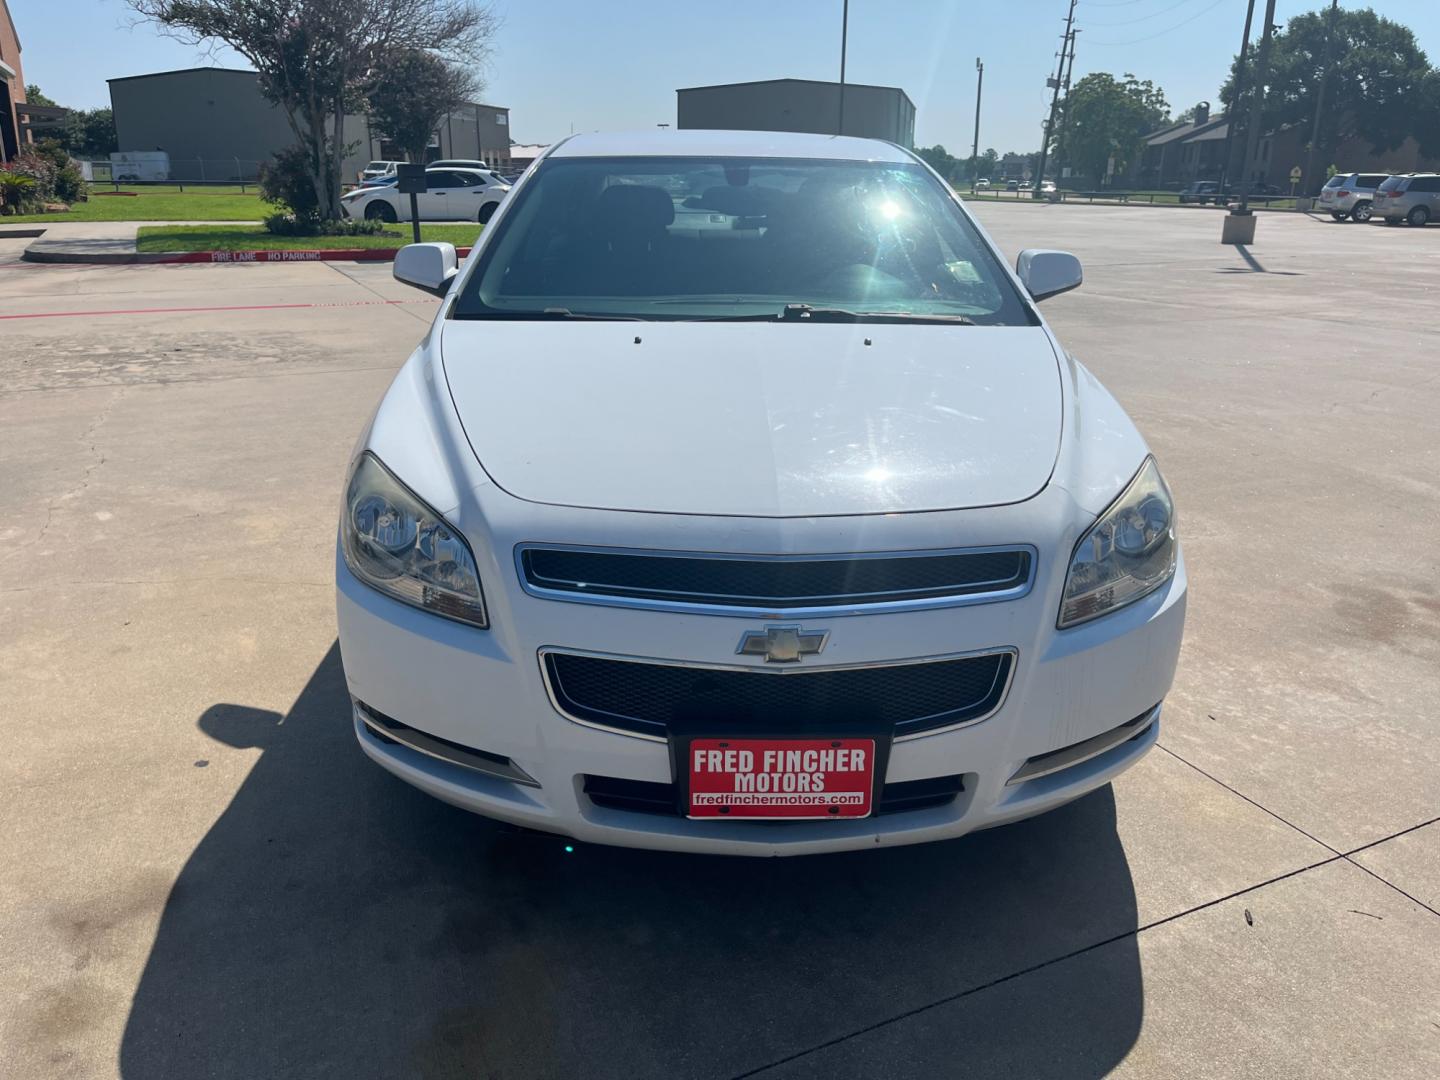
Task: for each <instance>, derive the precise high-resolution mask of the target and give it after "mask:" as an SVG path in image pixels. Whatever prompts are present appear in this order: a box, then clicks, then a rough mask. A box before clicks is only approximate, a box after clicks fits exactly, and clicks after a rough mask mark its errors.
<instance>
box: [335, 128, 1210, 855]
mask: <svg viewBox="0 0 1440 1080" xmlns="http://www.w3.org/2000/svg"><path fill="white" fill-rule="evenodd" d="M677 208H684V209H686V210H688V211H691V212H693V213H702V212H703V213H705V214H707V215H709V216H713V217H715V218H716V219H720V220H722V221H728V223H729V227H728V228H725V229H723V230H721V229H718V228H716V229H712V228H704V229H700V228H695V227H693V224H691V223H681V222H679V221H678V220H677ZM395 276H396V277H397V278H398V279H399V280H401V281H404V282H407V283H409V284H412V285H416V286H418V287H420V288H423V289H425V290H427V291H429V292H432V293H434V294H436V295H443V296H444V297H445V302H444V303H443V304H442V305H441V307H440V309H439V311H438V313H437V315H436V318H435V322H434V323H433V325H432V326H431V329H430V332H429V333H428V334H427V335H426V337H425V339H424V341H422V342H421V344H420V346H419V347H418V348H417V349H416V351H415V353H414V354H413V355H412V356H411V358H410V360H409V361H408V362H407V363H406V364H405V365H404V367H403V368H402V369H401V370H400V372H399V374H398V375H397V376H396V378H395V380H394V382H393V384H392V385H391V387H390V389H389V391H388V392H387V393H386V394H385V397H384V399H383V400H382V401H381V403H380V405H379V408H378V409H377V410H376V412H375V414H374V416H373V417H372V419H371V420H370V422H369V424H368V425H367V427H366V428H365V430H364V432H363V433H362V435H361V437H360V440H359V442H358V444H357V447H356V452H355V454H354V456H353V458H352V461H351V463H350V468H349V473H348V476H347V479H346V481H345V486H344V499H343V508H342V513H341V521H340V530H339V537H338V546H337V559H336V585H337V601H338V619H339V630H340V647H341V652H342V655H343V658H344V666H345V674H346V680H347V683H348V686H349V690H350V694H351V695H352V698H353V718H352V719H353V725H354V730H355V735H356V738H357V739H358V740H359V743H360V746H361V748H362V749H363V750H364V752H365V753H366V754H368V755H369V756H370V757H371V758H373V759H374V760H375V761H376V762H378V763H379V764H380V765H381V766H383V767H384V768H386V769H388V770H389V771H391V772H392V773H394V774H395V775H396V776H398V777H400V778H401V779H403V780H405V781H407V782H408V783H411V784H414V785H415V786H416V787H419V788H420V789H422V790H424V791H426V792H429V793H430V794H432V795H435V796H437V797H439V798H441V799H444V800H446V801H448V802H451V803H454V804H455V805H457V806H461V807H465V808H467V809H469V810H473V811H476V812H478V813H481V814H485V815H488V816H491V817H496V818H501V819H503V820H506V821H510V822H514V823H517V824H520V825H523V826H528V827H531V828H535V829H540V830H545V831H550V832H555V833H560V834H563V835H566V836H570V837H574V838H577V839H579V840H584V841H593V842H596V843H606V844H621V845H630V846H636V847H647V848H668V849H676V850H686V851H700V852H716V853H728V854H744V855H791V854H803V853H809V852H820V851H831V850H837V849H845V848H865V849H874V848H875V847H877V846H879V845H892V844H906V843H915V842H919V841H926V840H938V839H941V838H944V837H952V836H957V835H960V834H962V833H965V832H969V831H970V830H973V829H978V828H983V827H987V826H991V825H999V824H1002V823H1004V822H1008V821H1014V820H1017V819H1019V818H1024V817H1027V816H1030V815H1032V814H1037V813H1040V812H1042V811H1045V810H1049V809H1051V808H1053V807H1056V806H1059V805H1061V804H1062V803H1065V802H1068V801H1069V800H1071V799H1074V798H1076V797H1078V796H1080V795H1083V794H1085V793H1086V792H1088V791H1091V790H1093V789H1095V788H1097V787H1100V786H1102V785H1104V784H1106V783H1107V782H1108V781H1109V780H1110V779H1111V778H1112V777H1114V776H1115V775H1116V774H1118V773H1119V772H1121V771H1122V770H1124V769H1126V768H1128V767H1129V766H1130V765H1132V764H1134V763H1135V762H1136V761H1137V760H1138V759H1139V758H1140V757H1142V756H1143V755H1144V754H1145V753H1146V751H1148V750H1149V749H1150V747H1151V746H1153V745H1154V743H1155V741H1156V739H1157V738H1158V736H1159V730H1160V711H1161V703H1162V701H1163V699H1164V698H1165V695H1166V693H1167V692H1168V690H1169V688H1170V683H1171V679H1172V676H1173V674H1174V670H1175V661H1176V657H1177V654H1178V652H1179V649H1180V639H1181V631H1182V627H1183V623H1184V616H1185V594H1186V579H1185V569H1184V563H1183V560H1182V559H1181V556H1180V546H1179V542H1178V540H1177V539H1176V534H1175V509H1174V506H1173V504H1172V501H1171V496H1170V491H1169V489H1168V488H1167V487H1166V484H1165V481H1164V480H1163V479H1162V478H1161V475H1160V470H1159V467H1158V466H1157V464H1156V462H1155V459H1154V458H1153V457H1152V456H1151V455H1150V453H1149V451H1148V450H1147V449H1146V446H1145V442H1144V440H1143V439H1142V438H1141V437H1140V435H1139V433H1138V432H1137V431H1136V430H1135V428H1134V426H1133V424H1132V423H1131V421H1130V420H1129V418H1128V417H1127V416H1126V415H1125V413H1124V411H1123V410H1122V409H1121V408H1120V406H1119V405H1118V404H1117V403H1116V401H1115V400H1114V398H1112V397H1111V396H1110V395H1109V394H1108V393H1107V392H1106V391H1105V390H1104V388H1103V387H1101V385H1100V383H1099V382H1098V381H1097V380H1096V379H1095V377H1094V376H1093V375H1092V374H1091V373H1090V372H1089V371H1087V370H1086V369H1085V368H1084V367H1082V366H1081V365H1080V363H1079V362H1078V361H1077V360H1076V359H1075V358H1073V357H1072V356H1070V355H1069V354H1068V353H1066V352H1065V350H1064V349H1063V348H1062V346H1061V345H1060V343H1059V341H1058V340H1057V339H1056V337H1055V335H1054V333H1053V332H1052V330H1051V329H1050V327H1049V326H1047V325H1046V323H1045V321H1044V320H1043V319H1042V318H1041V316H1040V314H1039V312H1038V311H1037V309H1036V306H1035V305H1036V303H1037V302H1038V301H1040V300H1043V299H1045V298H1046V297H1050V296H1053V295H1055V294H1057V293H1061V292H1064V291H1066V290H1068V289H1072V288H1074V287H1075V286H1077V285H1079V284H1080V281H1081V271H1080V264H1079V262H1078V261H1077V260H1076V259H1075V258H1074V256H1072V255H1068V254H1065V253H1063V252H1058V251H1045V250H1028V251H1024V252H1021V253H1020V256H1019V259H1018V262H1017V268H1016V272H1015V273H1013V274H1012V273H1011V272H1010V271H1009V270H1008V269H1007V268H1006V266H1005V264H1004V263H1003V261H1002V259H1001V256H1000V253H999V252H998V251H997V250H996V249H995V247H994V246H993V245H992V243H991V242H990V240H989V239H988V238H987V237H986V236H985V234H984V232H983V231H982V230H981V229H980V228H979V227H978V226H977V225H976V224H975V222H974V221H973V220H972V219H971V217H970V215H969V213H968V212H967V211H966V209H965V207H964V206H963V205H962V204H961V202H960V201H959V199H957V198H956V197H955V195H954V193H953V192H952V191H951V190H950V189H949V188H948V187H946V185H945V184H944V182H943V181H942V180H941V179H940V178H939V177H938V176H937V175H936V174H935V173H934V172H932V171H931V170H930V169H929V168H928V167H927V166H926V165H925V164H924V163H923V162H922V161H920V159H919V158H917V157H916V156H915V155H914V154H912V153H911V152H910V151H908V150H904V149H901V148H900V147H897V146H895V145H893V144H890V143H885V142H879V141H872V140H868V139H855V138H833V137H829V136H818V135H802V134H785V133H778V132H758V133H752V132H733V131H731V132H702V131H680V132H675V131H667V132H664V133H663V134H661V133H639V134H634V135H615V136H607V135H577V136H573V137H571V138H570V139H567V140H565V141H563V142H561V143H559V144H557V145H555V146H554V147H552V148H550V149H549V150H548V151H547V152H546V154H545V155H544V157H543V158H542V160H541V161H539V162H538V163H537V165H536V166H535V167H534V168H533V169H531V171H530V172H529V173H528V174H527V176H526V178H525V179H524V180H522V181H521V183H520V184H519V185H518V186H517V187H516V190H515V192H514V193H513V195H512V197H511V198H510V199H508V200H507V201H506V202H505V204H504V205H503V206H502V207H501V209H500V211H499V212H498V213H497V215H496V217H495V219H494V221H493V222H492V223H491V226H490V227H489V228H487V229H486V230H485V232H484V233H483V235H482V237H481V239H480V241H479V244H478V246H477V247H476V250H475V253H474V254H472V255H471V257H470V258H469V259H468V260H467V262H466V264H465V266H464V268H463V269H462V268H459V267H457V264H456V258H455V251H454V248H452V247H451V246H450V245H448V244H416V245H412V246H410V247H406V248H404V249H402V250H401V251H400V253H399V257H398V258H397V259H396V262H395Z"/></svg>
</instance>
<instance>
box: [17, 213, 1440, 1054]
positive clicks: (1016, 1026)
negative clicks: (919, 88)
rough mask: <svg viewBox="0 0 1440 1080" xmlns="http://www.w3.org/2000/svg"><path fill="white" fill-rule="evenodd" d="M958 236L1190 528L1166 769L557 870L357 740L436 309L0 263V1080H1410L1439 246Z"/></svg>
mask: <svg viewBox="0 0 1440 1080" xmlns="http://www.w3.org/2000/svg"><path fill="white" fill-rule="evenodd" d="M977 213H978V214H979V215H980V216H981V218H982V219H983V221H984V223H985V224H986V226H987V227H988V228H989V229H990V230H991V231H992V233H993V235H994V236H995V237H996V239H997V240H998V242H999V243H1000V245H1001V246H1002V248H1003V249H1004V250H1005V251H1006V252H1007V254H1008V255H1009V256H1010V257H1012V258H1013V256H1014V254H1015V253H1016V252H1017V251H1018V250H1020V249H1021V248H1022V247H1027V246H1039V247H1058V248H1065V249H1068V250H1072V251H1074V252H1075V253H1076V254H1078V255H1079V256H1080V257H1081V259H1082V260H1083V261H1084V263H1085V267H1086V276H1087V281H1086V284H1085V286H1084V287H1083V288H1082V289H1080V290H1079V291H1077V292H1075V293H1071V294H1068V295H1066V296H1062V297H1059V298H1056V299H1055V300H1053V301H1050V302H1048V303H1047V305H1046V312H1047V314H1048V315H1049V317H1050V318H1051V319H1052V321H1053V322H1054V324H1055V326H1056V328H1057V330H1058V331H1059V333H1060V334H1061V336H1062V337H1063V338H1064V340H1065V342H1066V343H1067V345H1068V346H1069V347H1070V348H1071V349H1072V351H1074V352H1075V353H1076V354H1077V355H1078V356H1079V357H1080V358H1081V359H1083V360H1084V361H1085V362H1086V363H1087V364H1088V365H1089V366H1090V367H1091V369H1092V370H1093V371H1094V372H1095V373H1096V375H1097V376H1099V377H1100V378H1101V379H1102V380H1103V381H1104V382H1105V383H1106V384H1107V385H1108V386H1109V387H1110V389H1111V390H1112V391H1113V392H1114V393H1115V394H1116V395H1117V396H1118V397H1119V398H1120V400H1121V401H1122V403H1123V404H1124V405H1125V406H1126V407H1127V408H1128V409H1129V410H1130V412H1131V414H1132V415H1133V416H1134V418H1135V419H1136V421H1137V423H1138V424H1139V425H1140V427H1141V429H1142V430H1143V431H1144V432H1145V434H1146V435H1147V437H1148V438H1149V440H1150V442H1151V445H1152V447H1153V449H1154V451H1155V452H1156V454H1157V455H1158V457H1159V458H1160V460H1161V463H1162V465H1163V466H1164V468H1165V471H1166V474H1167V477H1168V479H1169V481H1170V483H1171V486H1172V487H1173V489H1174V492H1175V495H1176V499H1177V503H1178V505H1179V507H1180V527H1181V533H1182V536H1183V540H1184V544H1185V550H1186V558H1187V562H1188V568H1189V573H1190V585H1191V606H1190V617H1189V623H1188V629H1187V635H1186V643H1185V650H1184V653H1183V655H1182V659H1181V669H1180V673H1179V675H1178V679H1177V684H1176V687H1175V690H1174V692H1173V694H1172V696H1171V697H1170V699H1169V701H1168V704H1167V708H1166V711H1165V719H1164V728H1163V730H1162V732H1161V735H1160V743H1159V747H1158V748H1157V749H1156V750H1155V751H1154V752H1152V753H1151V754H1150V755H1149V756H1148V757H1147V758H1146V759H1145V760H1144V761H1143V762H1142V763H1141V764H1140V765H1138V766H1137V767H1136V768H1135V769H1134V770H1132V771H1131V772H1129V773H1127V774H1126V775H1124V776H1123V777H1122V778H1121V779H1120V780H1118V781H1117V782H1116V783H1115V784H1114V785H1113V787H1112V788H1107V789H1105V790H1102V791H1100V792H1098V793H1096V794H1094V795H1092V796H1090V797H1088V798H1085V799H1083V800H1081V801H1079V802H1077V803H1075V804H1072V805H1071V806H1069V807H1067V808H1065V809H1063V810H1061V811H1058V812H1056V813H1054V814H1051V815H1049V816H1047V817H1044V818H1040V819H1036V820H1034V821H1030V822H1027V823H1023V824H1021V825H1017V826H1012V827H1009V828H1004V829H999V830H995V831H992V832H987V833H982V834H977V835H974V836H971V837H967V838H965V839H962V840H959V841H955V842H952V843H947V844H941V845H933V846H927V847H917V848H908V849H895V850H884V851H877V852H874V853H862V854H854V855H843V856H834V857H824V858H814V859H798V860H796V859H791V860H775V861H750V860H733V859H710V858H698V857H686V856H672V855H655V854H644V853H637V852H626V851H617V850H608V849H601V848H592V847H585V846H582V847H580V848H579V849H578V850H576V851H574V852H566V850H565V847H564V845H563V843H562V842H561V841H559V840H556V839H553V838H536V837H533V836H529V835H526V834H520V833H516V832H512V831H507V830H505V829H502V828H499V827H497V826H495V825H492V824H490V823H488V822H485V821H483V820H479V819H476V818H472V817H470V816H468V815H466V814H464V813H462V812H460V811H457V810H453V809H450V808H448V807H446V806H443V805H441V804H439V803H437V802H434V801H432V800H430V799H429V798H427V797H426V796H424V795H422V794H420V793H418V792H417V791H414V790H412V789H410V788H408V787H406V786H404V785H403V784H401V783H400V782H399V781H396V780H394V779H392V778H391V777H389V776H388V775H387V774H385V773H383V772H382V771H381V770H379V769H378V768H376V767H374V766H373V765H371V764H370V763H369V762H368V761H367V760H366V759H365V758H364V757H363V756H362V755H361V753H360V751H359V750H358V749H357V748H356V747H355V745H354V739H353V735H352V733H351V731H350V726H349V717H348V704H347V698H346V694H345V684H344V677H343V674H342V672H341V668H340V662H339V655H338V651H337V649H336V646H335V625H334V614H333V602H332V593H331V574H332V568H331V559H332V554H333V538H334V521H335V515H336V510H337V503H338V499H339V495H340V486H341V481H342V470H343V467H344V463H345V460H346V457H347V454H348V452H349V450H350V447H351V444H352V442H353V440H354V438H355V436H356V434H357V432H358V430H359V428H360V426H361V424H362V423H363V421H364V419H365V417H366V415H367V414H368V411H369V410H370V409H371V407H372V406H373V404H374V403H375V401H376V400H377V399H378V397H379V395H380V394H381V392H382V391H383V389H384V387H385V386H386V384H387V382H388V380H389V378H390V376H391V374H392V373H393V372H394V370H395V369H396V368H397V367H398V365H399V364H400V363H401V362H402V361H403V360H404V358H405V357H406V355H407V354H408V353H409V351H410V350H411V349H412V348H413V346H414V345H415V343H416V341H417V340H418V339H419V337H420V335H421V333H422V332H423V328H424V325H425V323H426V322H427V321H428V320H429V318H430V317H431V316H432V314H433V312H434V305H433V302H432V301H430V300H428V299H426V298H425V297H424V296H423V295H422V294H421V293H418V292H415V291H413V290H409V289H406V288H404V287H402V286H399V285H397V284H395V283H394V282H393V281H392V280H391V279H390V276H389V267H388V266H360V265H352V264H333V265H319V264H294V265H280V264H271V265H251V266H214V267H211V266H193V267H192V266H129V267H63V266H38V265H31V264H22V263H20V262H19V261H18V254H19V251H20V249H21V246H22V245H23V244H24V243H26V241H23V240H0V491H3V493H4V506H5V513H4V516H3V520H0V539H3V540H4V542H5V551H4V554H3V556H0V690H3V699H4V701H5V703H6V708H5V711H4V721H3V722H4V732H5V742H6V752H5V753H4V754H3V756H0V790H3V792H4V801H3V807H4V811H5V815H4V816H5V826H6V827H5V829H4V830H3V832H0V866H3V867H4V872H3V874H0V1075H3V1076H6V1077H11V1076H13V1077H27V1078H29V1077H111V1076H116V1075H119V1076H123V1077H126V1078H128V1080H140V1078H151V1077H184V1078H193V1077H220V1078H227V1080H228V1078H237V1080H238V1078H242V1077H243V1078H254V1077H408V1076H419V1077H459V1076H465V1077H506V1078H509V1077H532V1076H538V1077H551V1076H554V1077H564V1076H587V1077H625V1078H641V1077H656V1078H664V1077H739V1076H761V1077H765V1078H767V1080H769V1078H777V1080H778V1078H782V1077H784V1078H791V1077H835V1076H905V1077H935V1076H976V1077H1001V1076H1015V1077H1036V1076H1053V1077H1086V1076H1101V1075H1105V1074H1107V1073H1109V1072H1111V1071H1114V1072H1116V1073H1118V1074H1119V1075H1124V1076H1146V1077H1176V1076H1207V1077H1213V1076H1276V1077H1282V1076H1284V1077H1289V1076H1293V1077H1318V1076H1325V1077H1332V1076H1341V1077H1366V1078H1373V1077H1386V1078H1406V1077H1415V1078H1422V1077H1423V1078H1431V1077H1434V1076H1437V1075H1440V913H1437V911H1440V823H1437V819H1440V769H1437V760H1440V481H1437V477H1440V329H1437V324H1436V321H1435V319H1434V318H1433V313H1434V311H1435V308H1436V297H1437V295H1440V230H1417V229H1387V228H1383V227H1380V226H1368V227H1367V226H1357V225H1348V224H1347V225H1337V224H1335V223H1333V222H1331V221H1330V220H1329V219H1328V218H1326V219H1318V218H1307V217H1303V216H1300V215H1294V214H1278V213H1276V214H1266V215H1262V217H1261V220H1260V221H1259V236H1258V238H1257V242H1256V244H1255V245H1254V246H1253V247H1252V248H1249V249H1245V250H1236V249H1234V248H1227V247H1222V246H1220V245H1219V243H1218V242H1217V241H1218V238H1219V232H1220V216H1219V214H1218V213H1217V212H1215V211H1212V210H1164V209H1150V208H1141V207H1136V208H1128V209H1126V208H1116V207H1093V208H1090V207H1079V206H1031V205H1025V204H1020V205H1013V206H1012V205H998V204H983V205H980V206H979V208H978V210H977ZM516 362H517V363H523V362H524V360H523V357H517V358H516Z"/></svg>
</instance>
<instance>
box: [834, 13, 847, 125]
mask: <svg viewBox="0 0 1440 1080" xmlns="http://www.w3.org/2000/svg"><path fill="white" fill-rule="evenodd" d="M849 37H850V0H845V3H844V7H842V8H841V11H840V122H839V123H838V124H836V126H835V134H836V135H844V134H845V45H846V42H847V40H848V39H849Z"/></svg>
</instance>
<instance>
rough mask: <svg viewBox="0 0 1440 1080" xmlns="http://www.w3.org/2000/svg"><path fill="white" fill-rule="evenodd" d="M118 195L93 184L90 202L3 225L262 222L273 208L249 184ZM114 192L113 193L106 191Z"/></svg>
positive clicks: (3, 220) (146, 188)
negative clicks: (88, 222) (109, 222)
mask: <svg viewBox="0 0 1440 1080" xmlns="http://www.w3.org/2000/svg"><path fill="white" fill-rule="evenodd" d="M120 190H121V192H132V193H133V194H120V195H116V194H114V191H115V188H114V186H113V185H111V184H92V185H91V187H90V199H89V201H88V202H82V203H76V204H75V205H74V206H72V207H71V208H70V209H69V210H68V211H67V212H65V213H61V214H22V215H19V216H17V217H0V225H21V224H35V223H51V224H58V223H60V222H65V221H259V220H260V219H261V218H263V217H264V216H265V215H266V214H270V213H273V212H274V210H273V208H272V207H271V206H270V205H269V204H268V203H264V202H261V201H260V195H259V192H258V189H257V188H256V187H255V185H254V184H247V185H246V186H245V191H244V192H243V193H242V192H241V191H240V186H239V185H238V184H236V185H235V186H233V187H205V188H200V187H189V186H187V187H186V188H185V190H184V191H181V190H180V188H179V187H178V186H169V185H163V186H162V185H156V186H155V187H151V186H149V185H146V186H144V187H126V186H125V185H124V184H121V185H120ZM105 192H110V193H111V194H108V195H107V194H105Z"/></svg>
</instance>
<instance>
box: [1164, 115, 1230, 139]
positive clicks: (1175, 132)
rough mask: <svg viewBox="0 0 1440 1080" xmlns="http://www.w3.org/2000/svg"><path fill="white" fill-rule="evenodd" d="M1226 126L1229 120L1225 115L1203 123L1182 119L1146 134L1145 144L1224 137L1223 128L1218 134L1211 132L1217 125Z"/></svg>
mask: <svg viewBox="0 0 1440 1080" xmlns="http://www.w3.org/2000/svg"><path fill="white" fill-rule="evenodd" d="M1226 126H1228V121H1227V120H1226V118H1225V117H1224V116H1212V117H1211V118H1210V119H1208V120H1206V121H1205V122H1204V123H1203V124H1197V123H1195V121H1194V120H1181V121H1179V122H1178V123H1174V124H1168V125H1166V126H1165V127H1163V128H1161V129H1160V130H1159V131H1152V132H1151V133H1150V134H1149V135H1146V136H1145V145H1146V146H1164V145H1166V144H1167V143H1173V142H1192V141H1198V140H1200V139H1206V138H1221V139H1223V138H1224V137H1225V133H1224V131H1223V130H1222V131H1221V133H1220V134H1219V135H1218V136H1216V135H1212V134H1211V132H1212V131H1214V130H1215V129H1216V128H1217V127H1219V128H1222V129H1223V128H1225V127H1226Z"/></svg>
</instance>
